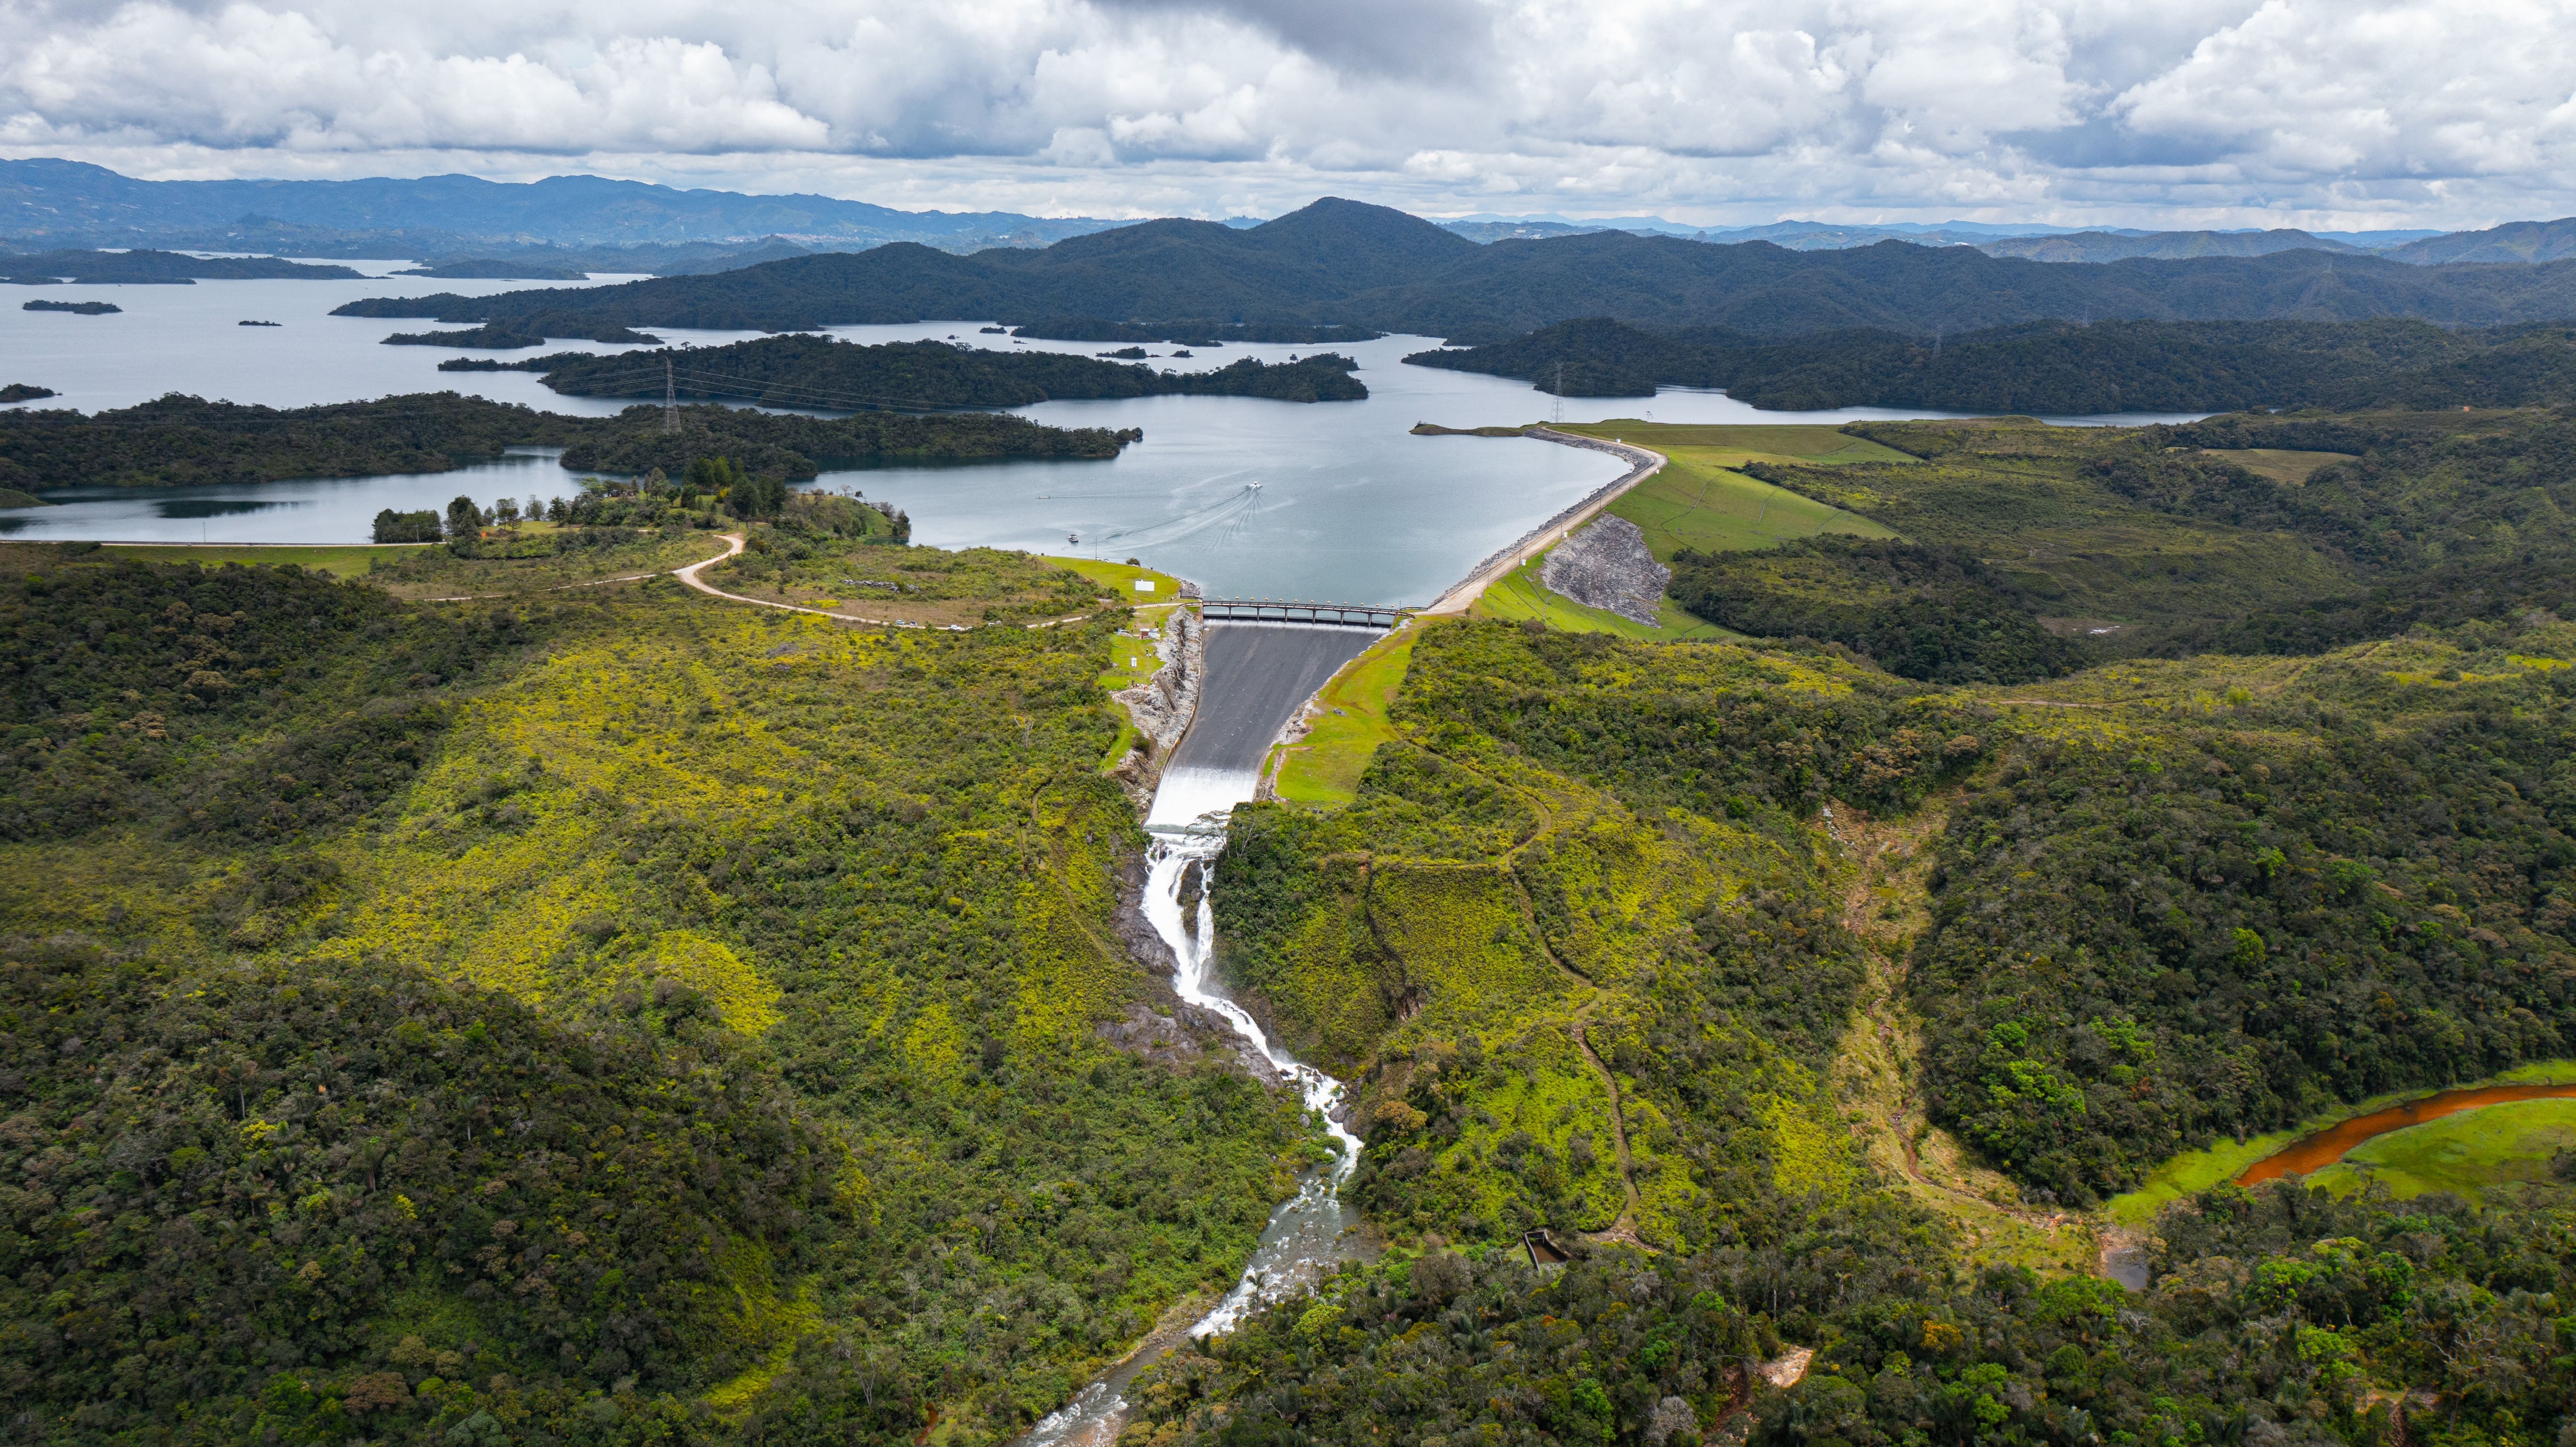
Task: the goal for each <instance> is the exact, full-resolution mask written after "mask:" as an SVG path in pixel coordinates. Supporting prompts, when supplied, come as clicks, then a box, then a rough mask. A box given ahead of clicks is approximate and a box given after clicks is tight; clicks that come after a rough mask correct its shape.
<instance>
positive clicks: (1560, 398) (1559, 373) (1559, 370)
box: [1548, 357, 1565, 427]
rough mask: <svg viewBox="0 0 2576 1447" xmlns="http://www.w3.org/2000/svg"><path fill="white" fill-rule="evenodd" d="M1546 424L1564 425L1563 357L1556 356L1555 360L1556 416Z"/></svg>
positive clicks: (1551, 425) (1552, 425)
mask: <svg viewBox="0 0 2576 1447" xmlns="http://www.w3.org/2000/svg"><path fill="white" fill-rule="evenodd" d="M1548 425H1549V426H1550V427H1562V426H1564V425H1565V359H1564V358H1563V357H1559V358H1557V361H1556V416H1555V418H1554V419H1553V420H1551V421H1550V422H1549V423H1548Z"/></svg>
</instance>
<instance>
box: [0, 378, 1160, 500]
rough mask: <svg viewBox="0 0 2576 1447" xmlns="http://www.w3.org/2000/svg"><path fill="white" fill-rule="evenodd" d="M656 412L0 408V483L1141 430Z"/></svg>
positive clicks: (1092, 435)
mask: <svg viewBox="0 0 2576 1447" xmlns="http://www.w3.org/2000/svg"><path fill="white" fill-rule="evenodd" d="M671 424H672V419H670V418H666V417H665V416H664V414H663V411H662V409H661V408H659V407H630V408H628V409H627V410H626V411H624V412H622V413H620V414H619V415H617V416H615V417H566V416H561V415H559V414H556V413H552V412H539V411H537V410H535V409H534V408H530V407H523V406H518V405H515V404H510V403H502V402H487V401H484V400H483V399H481V398H478V397H464V396H459V395H458V394H456V393H454V392H438V393H423V394H418V395H414V396H408V397H384V398H379V399H377V400H376V401H373V402H340V403H330V404H326V405H323V406H317V407H293V408H274V407H258V406H244V405H241V404H238V403H232V402H207V401H204V400H202V399H200V398H196V397H181V396H176V395H173V396H169V397H164V398H162V399H160V400H159V401H157V402H146V403H143V404H141V405H139V406H134V407H126V408H120V409H116V410H112V411H101V412H96V413H86V414H85V413H81V412H75V411H70V410H56V411H47V410H38V409H33V408H22V409H19V410H16V411H12V412H8V413H0V486H5V487H12V488H16V489H18V490H20V491H26V492H32V491H36V490H38V489H41V488H55V487H80V486H97V485H100V484H106V485H109V486H120V487H135V486H176V485H183V484H199V483H210V482H270V481H275V480H277V479H280V478H290V477H347V476H374V475H379V474H383V473H394V472H445V471H447V470H449V469H451V468H455V467H460V466H463V465H465V464H466V463H469V462H482V461H489V460H490V459H492V458H495V457H499V456H500V455H501V454H502V452H503V451H505V450H506V449H508V448H510V447H514V446H523V445H533V446H555V447H561V448H563V449H564V453H563V465H564V466H565V467H567V468H577V469H582V468H598V469H602V470H606V471H610V472H626V473H636V474H641V473H645V472H649V471H651V470H652V469H654V468H657V467H658V468H660V469H662V470H663V471H664V472H665V473H668V474H672V475H677V474H678V473H679V472H681V471H682V470H684V469H686V468H687V467H688V465H689V463H690V462H691V461H693V460H695V459H696V458H698V457H700V456H706V455H721V456H729V457H732V458H733V459H735V460H736V461H737V462H741V463H743V464H745V465H746V466H748V467H750V468H752V469H753V470H754V471H757V472H760V473H762V474H763V475H767V476H776V477H783V478H788V479H801V478H809V477H812V476H814V475H815V473H816V472H817V471H818V470H819V469H820V466H821V463H822V462H823V461H825V460H830V459H838V458H861V457H880V456H905V457H1114V456H1116V455H1117V454H1118V449H1119V448H1120V447H1122V446H1124V445H1126V444H1127V443H1128V442H1131V441H1134V440H1135V439H1136V437H1138V436H1141V435H1142V434H1138V433H1134V432H1132V431H1130V432H1126V433H1119V432H1112V431H1109V430H1107V429H1103V428H1095V427H1085V428H1062V427H1048V426H1044V425H1042V424H1039V423H1035V422H1031V421H1029V420H1028V419H1026V418H1023V417H1015V416H1009V415H1006V414H999V413H973V412H969V413H948V414H941V415H933V416H908V415H900V414H886V413H862V414H860V415H858V416H855V417H846V418H824V417H807V416H781V415H776V414H772V413H764V412H752V411H747V410H739V409H735V408H728V407H721V406H710V405H700V406H693V407H687V408H683V409H681V410H680V411H679V413H678V416H677V425H676V426H674V425H671Z"/></svg>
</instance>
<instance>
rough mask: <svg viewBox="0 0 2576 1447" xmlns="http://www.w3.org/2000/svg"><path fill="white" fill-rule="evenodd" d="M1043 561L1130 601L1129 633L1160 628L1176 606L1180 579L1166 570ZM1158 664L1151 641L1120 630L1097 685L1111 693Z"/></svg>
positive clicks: (1149, 672) (1081, 561) (1088, 561)
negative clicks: (1143, 588) (1147, 587)
mask: <svg viewBox="0 0 2576 1447" xmlns="http://www.w3.org/2000/svg"><path fill="white" fill-rule="evenodd" d="M1043 561H1045V562H1049V563H1053V564H1055V565H1056V566H1057V567H1060V568H1069V569H1071V570H1072V571H1074V572H1077V573H1080V574H1081V575H1082V576H1084V577H1086V578H1089V579H1090V580H1091V581H1093V582H1095V583H1098V584H1099V585H1100V586H1101V587H1102V588H1104V589H1106V590H1108V591H1109V593H1110V595H1111V596H1113V597H1115V598H1117V599H1118V600H1120V601H1121V602H1132V603H1133V604H1134V605H1135V607H1136V621H1135V623H1134V624H1133V625H1131V627H1130V630H1129V631H1130V632H1131V633H1138V634H1142V633H1151V632H1155V631H1157V630H1159V629H1161V628H1162V626H1163V624H1164V622H1165V621H1166V620H1168V619H1169V618H1170V617H1171V615H1172V610H1173V609H1174V608H1177V607H1179V606H1180V597H1181V580H1180V579H1178V578H1175V577H1173V576H1172V575H1171V574H1169V573H1158V572H1155V571H1154V570H1153V569H1151V568H1138V567H1130V566H1129V565H1127V564H1125V563H1104V562H1101V561H1099V560H1098V559H1096V558H1045V559H1043ZM1138 583H1151V584H1153V585H1154V587H1153V591H1151V592H1139V591H1137V589H1136V585H1137V584H1138ZM1160 666H1161V660H1159V659H1157V658H1156V657H1155V656H1154V645H1153V642H1152V640H1150V639H1147V638H1142V637H1130V636H1128V635H1127V634H1123V633H1122V634H1120V635H1119V636H1117V637H1116V638H1113V639H1111V640H1110V644H1109V666H1108V667H1107V668H1106V669H1104V670H1103V671H1102V672H1101V675H1100V686H1101V687H1102V688H1105V689H1107V690H1109V691H1110V692H1111V693H1116V692H1118V691H1119V690H1121V689H1126V688H1133V687H1135V686H1136V685H1137V684H1140V683H1143V682H1144V681H1145V680H1146V679H1149V678H1151V677H1153V676H1154V670H1155V669H1156V668H1158V667H1160ZM1130 741H1131V740H1130V739H1129V738H1122V739H1120V740H1119V746H1120V747H1119V750H1118V752H1117V753H1115V754H1113V755H1112V757H1111V760H1110V762H1111V763H1112V764H1115V763H1116V762H1117V759H1118V757H1120V756H1123V754H1124V752H1125V746H1126V744H1127V743H1128V742H1130Z"/></svg>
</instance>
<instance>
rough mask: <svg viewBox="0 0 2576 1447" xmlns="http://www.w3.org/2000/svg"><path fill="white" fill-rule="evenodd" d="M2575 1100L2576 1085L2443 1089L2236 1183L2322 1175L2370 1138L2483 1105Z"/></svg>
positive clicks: (2374, 1115) (2289, 1150)
mask: <svg viewBox="0 0 2576 1447" xmlns="http://www.w3.org/2000/svg"><path fill="white" fill-rule="evenodd" d="M2567 1097H2576V1085H2482V1086H2479V1087H2478V1088H2476V1089H2474V1090H2446V1091H2443V1092H2442V1093H2441V1094H2439V1095H2428V1096H2426V1097H2424V1098H2423V1099H2422V1100H2410V1101H2408V1102H2406V1103H2405V1104H2404V1105H2392V1106H2390V1107H2389V1108H2388V1109H2386V1110H2374V1111H2372V1112H2371V1113H2370V1114H2368V1115H2357V1116H2354V1117H2353V1118H2352V1119H2350V1120H2348V1121H2344V1122H2342V1123H2341V1124H2339V1125H2333V1126H2328V1127H2327V1128H2326V1129H2324V1130H2321V1131H2318V1132H2317V1133H2316V1134H2315V1135H2312V1136H2307V1137H2304V1138H2302V1139H2300V1140H2297V1141H2293V1142H2291V1143H2290V1144H2289V1145H2288V1146H2285V1147H2283V1148H2282V1149H2281V1150H2280V1151H2278V1152H2276V1153H2274V1154H2272V1155H2268V1156H2265V1157H2264V1158H2263V1159H2261V1160H2259V1161H2256V1162H2255V1163H2254V1164H2253V1165H2251V1166H2248V1167H2246V1168H2245V1173H2244V1174H2243V1175H2241V1176H2238V1177H2237V1178H2236V1184H2238V1185H2240V1186H2251V1185H2254V1184H2257V1183H2258V1182H2262V1181H2270V1180H2277V1179H2279V1178H2280V1177H2282V1176H2291V1175H2298V1176H2304V1175H2307V1174H2309V1173H2311V1172H2314V1171H2321V1170H2324V1169H2325V1168H2326V1167H2328V1166H2330V1165H2333V1164H2334V1163H2335V1162H2337V1161H2339V1160H2342V1159H2343V1154H2344V1152H2346V1151H2348V1150H2351V1149H2352V1148H2353V1147H2354V1146H2357V1145H2359V1144H2361V1143H2362V1142H2363V1141H2366V1140H2368V1139H2370V1138H2371V1137H2372V1136H2381V1135H2386V1134H2388V1133H2389V1132H2390V1131H2393V1130H2404V1129H2406V1128H2407V1127H2408V1126H2410V1125H2422V1124H2423V1123H2424V1122H2426V1121H2428V1120H2440V1119H2441V1118H2442V1117H2443V1116H2446V1115H2458V1114H2459V1113H2460V1112H2461V1111H2464V1110H2475V1109H2477V1108H2478V1107H2479V1106H2482V1105H2504V1104H2507V1103H2509V1102H2511V1101H2517V1100H2558V1099H2563V1098H2567Z"/></svg>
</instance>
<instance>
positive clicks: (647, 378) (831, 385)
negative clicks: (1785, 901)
mask: <svg viewBox="0 0 2576 1447" xmlns="http://www.w3.org/2000/svg"><path fill="white" fill-rule="evenodd" d="M540 361H541V362H542V365H539V366H531V367H529V368H528V370H531V371H539V372H542V373H543V380H544V382H545V384H546V385H547V386H548V387H550V388H552V389H554V390H555V391H557V392H561V393H563V394H564V395H566V396H568V397H635V396H643V395H646V394H648V393H649V394H651V395H654V396H659V395H661V393H662V390H663V385H664V381H665V377H666V374H667V376H668V378H669V381H670V385H671V386H672V387H673V388H674V389H676V391H677V392H678V394H679V395H680V396H682V397H691V398H697V397H722V398H726V399H728V400H743V401H751V402H757V403H761V404H765V405H770V406H783V407H836V408H870V407H878V408H935V407H1020V406H1026V405H1027V404H1029V403H1032V402H1045V401H1048V400H1051V399H1053V400H1064V399H1071V398H1096V397H1154V396H1200V397H1267V398H1271V399H1273V400H1275V401H1281V402H1348V401H1357V400H1359V399H1361V398H1364V397H1366V396H1368V388H1367V387H1366V386H1364V385H1362V384H1361V382H1360V381H1359V379H1358V378H1356V377H1353V376H1352V375H1351V373H1352V372H1354V371H1357V370H1358V368H1359V364H1358V363H1356V362H1353V361H1352V360H1351V359H1350V358H1348V357H1344V356H1340V355H1337V354H1333V353H1324V352H1319V353H1316V354H1315V355H1313V356H1309V357H1305V358H1302V359H1300V360H1298V361H1295V362H1280V363H1266V362H1261V361H1258V360H1255V359H1253V358H1250V357H1246V358H1243V359H1242V360H1240V361H1237V362H1235V363H1233V364H1231V365H1229V366H1224V367H1219V368H1217V369H1215V370H1214V371H1208V372H1171V371H1163V372H1158V371H1156V370H1154V369H1153V368H1151V367H1141V366H1129V365H1125V364H1122V363H1118V362H1104V361H1099V360H1097V359H1095V358H1091V357H1075V356H1067V355H1066V354H1064V353H1062V352H1044V351H1037V352H1013V351H988V350H984V349H981V348H977V347H969V346H955V345H951V344H949V343H947V342H885V343H880V344H878V345H875V346H860V345H857V344H855V343H851V342H842V341H835V340H833V339H832V338H829V337H811V336H787V337H762V338H760V339H758V340H756V341H749V342H733V343H730V344H727V345H725V346H720V347H688V348H683V349H678V350H673V351H656V352H627V353H624V354H622V355H619V356H613V357H576V356H572V355H558V356H553V357H547V358H543V359H540Z"/></svg>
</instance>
